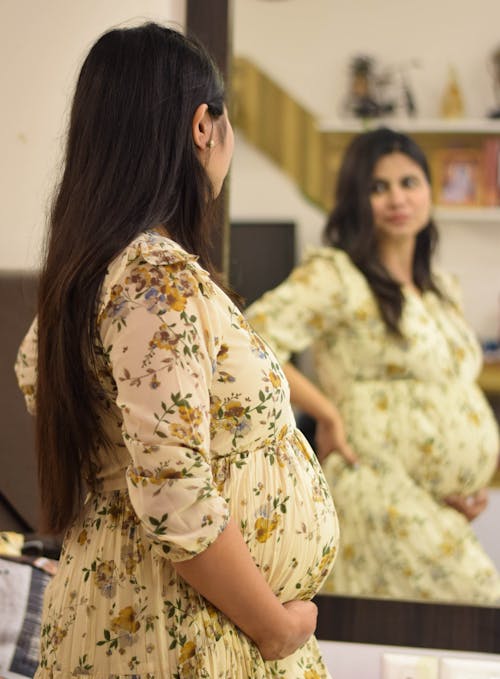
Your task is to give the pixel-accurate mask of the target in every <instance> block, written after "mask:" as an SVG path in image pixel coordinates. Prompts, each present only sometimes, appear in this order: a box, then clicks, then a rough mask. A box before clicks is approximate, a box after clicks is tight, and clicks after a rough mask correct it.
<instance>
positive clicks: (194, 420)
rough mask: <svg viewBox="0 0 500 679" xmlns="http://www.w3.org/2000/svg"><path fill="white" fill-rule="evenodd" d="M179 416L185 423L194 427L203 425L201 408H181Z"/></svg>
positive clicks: (185, 406)
mask: <svg viewBox="0 0 500 679" xmlns="http://www.w3.org/2000/svg"><path fill="white" fill-rule="evenodd" d="M179 415H180V416H181V419H183V420H184V422H189V424H192V425H194V426H196V425H199V424H201V421H202V415H201V409H200V408H192V407H191V406H189V405H181V406H179Z"/></svg>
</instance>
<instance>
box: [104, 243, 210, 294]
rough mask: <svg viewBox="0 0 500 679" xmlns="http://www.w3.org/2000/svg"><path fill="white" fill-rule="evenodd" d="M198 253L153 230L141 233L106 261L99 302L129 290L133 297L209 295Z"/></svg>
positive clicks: (207, 280)
mask: <svg viewBox="0 0 500 679" xmlns="http://www.w3.org/2000/svg"><path fill="white" fill-rule="evenodd" d="M197 260H198V257H197V256H196V255H193V254H191V253H189V252H187V251H186V250H185V249H184V248H183V247H182V246H181V245H179V244H178V243H176V242H175V241H173V240H172V239H171V238H167V237H166V236H164V235H162V234H160V233H158V232H156V231H153V230H149V231H145V232H144V233H141V234H140V235H138V236H137V237H136V238H134V240H133V241H131V242H130V243H129V244H128V245H127V246H126V247H125V248H124V249H123V250H122V251H121V252H120V253H119V254H118V255H117V256H116V257H115V259H114V260H113V261H112V262H111V263H110V265H109V266H108V270H107V272H106V276H105V279H104V282H103V286H102V291H101V305H105V304H106V303H107V302H108V301H109V299H113V298H114V297H115V296H116V294H118V293H117V291H127V290H128V291H129V292H130V293H132V292H133V293H134V295H135V297H137V298H138V297H141V296H142V295H144V294H153V292H154V291H157V292H158V294H159V293H160V292H161V291H163V292H162V295H164V294H165V290H166V291H167V292H168V291H170V294H171V296H172V295H173V296H174V297H175V298H177V296H178V295H180V294H181V293H182V294H188V295H189V296H191V297H192V296H193V295H194V296H200V295H201V296H202V297H209V296H211V293H212V292H213V289H214V287H215V286H214V284H213V282H212V280H211V278H210V274H209V273H208V271H206V270H205V269H203V268H202V267H201V266H200V265H199V263H198V261H197Z"/></svg>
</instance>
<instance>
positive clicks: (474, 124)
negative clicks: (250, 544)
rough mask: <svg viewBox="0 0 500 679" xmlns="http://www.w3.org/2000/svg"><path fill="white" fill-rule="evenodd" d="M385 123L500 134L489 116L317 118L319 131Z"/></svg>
mask: <svg viewBox="0 0 500 679" xmlns="http://www.w3.org/2000/svg"><path fill="white" fill-rule="evenodd" d="M381 125H386V126H387V127H393V128H394V129H396V130H401V131H402V132H409V133H412V132H413V133H421V134H500V120H497V119H491V118H457V119H449V120H446V119H441V118H371V119H366V120H363V119H358V118H345V119H341V118H340V119H332V120H328V119H323V120H318V129H319V130H320V131H321V132H346V133H348V134H352V133H357V132H362V131H363V130H368V129H372V128H374V127H380V126H381Z"/></svg>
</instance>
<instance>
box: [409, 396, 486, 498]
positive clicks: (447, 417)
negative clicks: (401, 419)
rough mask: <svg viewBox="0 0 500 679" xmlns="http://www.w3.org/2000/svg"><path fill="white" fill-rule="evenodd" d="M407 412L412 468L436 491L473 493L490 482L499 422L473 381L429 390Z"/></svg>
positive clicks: (416, 475)
mask: <svg viewBox="0 0 500 679" xmlns="http://www.w3.org/2000/svg"><path fill="white" fill-rule="evenodd" d="M420 400H421V401H422V402H423V405H424V407H420V408H415V410H414V411H413V412H412V413H411V415H410V417H409V424H410V427H411V431H412V440H411V443H412V445H411V446H410V447H409V450H410V451H411V455H412V458H411V459H409V460H408V463H409V464H410V465H411V468H410V473H411V474H412V476H413V477H414V478H416V479H418V480H419V481H420V482H421V483H422V484H423V485H426V486H428V487H429V488H430V489H431V490H433V492H434V493H435V494H437V495H447V494H448V493H464V494H467V493H471V492H474V491H476V490H478V489H479V488H482V487H484V486H486V485H488V483H489V481H490V480H491V477H492V475H493V473H494V471H495V468H496V465H497V459H498V446H499V441H498V427H497V423H496V420H495V417H494V415H493V413H492V411H491V408H490V406H489V405H488V403H487V401H486V399H485V398H484V396H483V394H482V393H481V392H480V390H479V389H478V388H477V387H476V386H475V385H469V384H464V385H462V384H459V383H457V384H452V385H447V387H446V388H443V390H442V391H439V389H438V387H434V390H433V392H431V391H430V390H427V394H426V395H425V396H424V399H420Z"/></svg>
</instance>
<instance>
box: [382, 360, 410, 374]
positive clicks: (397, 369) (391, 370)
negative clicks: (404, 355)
mask: <svg viewBox="0 0 500 679" xmlns="http://www.w3.org/2000/svg"><path fill="white" fill-rule="evenodd" d="M385 374H386V375H387V377H401V376H402V375H405V374H406V369H405V367H404V366H402V365H397V364H396V363H388V364H387V365H386V366H385Z"/></svg>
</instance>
